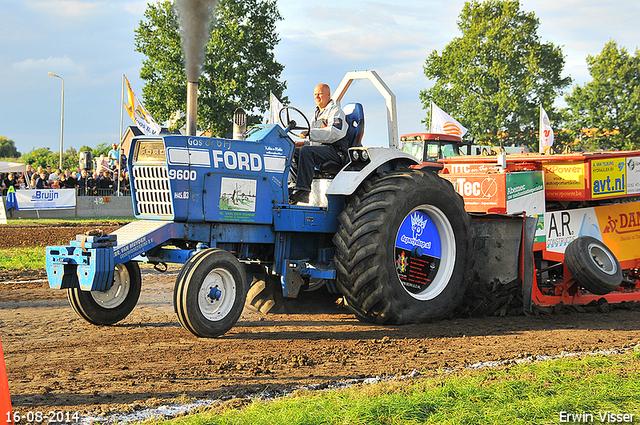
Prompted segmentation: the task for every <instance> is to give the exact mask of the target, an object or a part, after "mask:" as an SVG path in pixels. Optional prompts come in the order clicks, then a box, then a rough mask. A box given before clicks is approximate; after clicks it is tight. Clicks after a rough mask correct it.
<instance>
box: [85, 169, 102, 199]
mask: <svg viewBox="0 0 640 425" xmlns="http://www.w3.org/2000/svg"><path fill="white" fill-rule="evenodd" d="M98 180H100V174H98V173H93V174H92V175H91V176H89V179H88V180H87V191H88V195H97V194H98Z"/></svg>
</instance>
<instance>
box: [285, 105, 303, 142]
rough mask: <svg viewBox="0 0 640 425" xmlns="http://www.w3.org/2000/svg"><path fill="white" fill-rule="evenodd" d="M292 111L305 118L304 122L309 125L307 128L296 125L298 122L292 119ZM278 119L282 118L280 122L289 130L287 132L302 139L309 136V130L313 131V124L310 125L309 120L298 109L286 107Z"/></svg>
mask: <svg viewBox="0 0 640 425" xmlns="http://www.w3.org/2000/svg"><path fill="white" fill-rule="evenodd" d="M290 111H292V112H296V113H298V115H300V116H301V117H302V118H304V121H305V123H306V124H307V125H306V127H305V126H299V125H298V124H297V123H296V121H295V120H293V119H292V118H291V113H290ZM278 117H279V118H280V122H281V123H282V124H283V125H284V126H285V127H286V128H287V132H289V133H291V134H293V135H294V136H296V137H298V138H300V139H304V138H305V137H307V135H308V134H309V130H310V129H311V124H309V120H308V119H307V117H306V116H305V115H304V113H302V111H301V110H299V109H298V108H294V107H293V106H285V107H284V108H282V109H281V110H280V112H279V113H278ZM294 131H300V132H299V133H294Z"/></svg>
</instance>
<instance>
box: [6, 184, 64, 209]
mask: <svg viewBox="0 0 640 425" xmlns="http://www.w3.org/2000/svg"><path fill="white" fill-rule="evenodd" d="M16 198H17V199H18V208H19V209H20V210H46V209H68V208H75V207H76V191H75V190H73V189H32V190H31V189H30V190H16Z"/></svg>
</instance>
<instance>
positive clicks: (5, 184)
mask: <svg viewBox="0 0 640 425" xmlns="http://www.w3.org/2000/svg"><path fill="white" fill-rule="evenodd" d="M11 186H13V189H14V190H16V189H20V186H18V179H16V175H15V174H14V173H9V174H8V175H7V177H5V178H4V179H2V194H3V195H6V194H7V191H8V190H9V188H10V187H11Z"/></svg>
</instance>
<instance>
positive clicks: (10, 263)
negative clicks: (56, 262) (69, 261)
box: [0, 247, 46, 270]
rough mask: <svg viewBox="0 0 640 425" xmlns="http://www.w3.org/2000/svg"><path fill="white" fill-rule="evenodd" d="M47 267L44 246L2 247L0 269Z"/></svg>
mask: <svg viewBox="0 0 640 425" xmlns="http://www.w3.org/2000/svg"><path fill="white" fill-rule="evenodd" d="M45 267H46V266H45V249H44V248H43V247H35V248H4V249H0V270H6V269H44V268H45Z"/></svg>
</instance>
